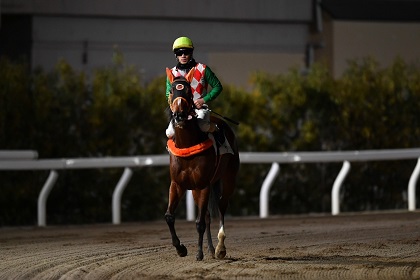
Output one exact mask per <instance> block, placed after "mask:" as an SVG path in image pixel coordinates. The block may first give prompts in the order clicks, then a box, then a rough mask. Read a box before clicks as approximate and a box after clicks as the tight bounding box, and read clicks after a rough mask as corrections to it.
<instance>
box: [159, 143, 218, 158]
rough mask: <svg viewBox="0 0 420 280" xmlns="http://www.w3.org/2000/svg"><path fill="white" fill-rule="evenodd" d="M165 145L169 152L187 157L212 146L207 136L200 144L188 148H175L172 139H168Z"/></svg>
mask: <svg viewBox="0 0 420 280" xmlns="http://www.w3.org/2000/svg"><path fill="white" fill-rule="evenodd" d="M167 145H168V149H169V152H171V154H173V155H175V156H177V157H189V156H192V155H195V154H198V153H201V152H202V151H205V150H207V149H208V148H210V147H211V146H213V141H212V140H211V139H210V138H209V139H207V140H206V141H204V142H202V143H200V144H197V145H194V146H191V147H188V148H177V147H175V142H174V140H172V139H168V142H167Z"/></svg>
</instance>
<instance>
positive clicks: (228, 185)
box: [215, 174, 236, 259]
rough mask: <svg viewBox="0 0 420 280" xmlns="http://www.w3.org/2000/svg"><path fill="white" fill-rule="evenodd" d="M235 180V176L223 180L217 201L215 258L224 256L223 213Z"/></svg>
mask: <svg viewBox="0 0 420 280" xmlns="http://www.w3.org/2000/svg"><path fill="white" fill-rule="evenodd" d="M235 180H236V175H234V174H229V175H227V177H226V178H224V179H223V181H222V182H223V184H222V195H221V196H220V200H219V216H220V225H219V233H218V234H217V239H218V241H219V242H218V243H217V246H216V252H215V254H216V258H218V259H223V258H224V257H225V256H226V247H225V238H226V234H225V213H226V209H227V207H228V204H229V198H230V196H231V195H232V194H233V191H234V189H235Z"/></svg>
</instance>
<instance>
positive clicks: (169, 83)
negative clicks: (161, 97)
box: [166, 77, 171, 101]
mask: <svg viewBox="0 0 420 280" xmlns="http://www.w3.org/2000/svg"><path fill="white" fill-rule="evenodd" d="M170 92H171V82H170V81H169V79H168V77H166V101H168V99H169V93H170Z"/></svg>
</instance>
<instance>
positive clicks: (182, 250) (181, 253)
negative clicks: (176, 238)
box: [176, 244, 188, 257]
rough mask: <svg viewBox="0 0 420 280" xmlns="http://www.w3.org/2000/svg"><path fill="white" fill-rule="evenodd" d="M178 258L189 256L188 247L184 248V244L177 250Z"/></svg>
mask: <svg viewBox="0 0 420 280" xmlns="http://www.w3.org/2000/svg"><path fill="white" fill-rule="evenodd" d="M176 251H177V253H178V256H180V257H185V256H186V255H187V254H188V250H187V247H185V246H184V244H181V245H180V246H179V248H177V249H176Z"/></svg>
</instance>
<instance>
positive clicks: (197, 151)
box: [165, 71, 239, 260]
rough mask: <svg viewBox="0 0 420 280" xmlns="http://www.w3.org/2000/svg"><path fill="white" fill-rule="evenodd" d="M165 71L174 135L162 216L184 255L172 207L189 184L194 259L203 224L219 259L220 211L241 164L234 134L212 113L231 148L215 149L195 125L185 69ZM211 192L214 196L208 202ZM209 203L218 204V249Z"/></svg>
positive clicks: (222, 254) (221, 247)
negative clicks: (179, 72) (193, 208)
mask: <svg viewBox="0 0 420 280" xmlns="http://www.w3.org/2000/svg"><path fill="white" fill-rule="evenodd" d="M167 72H168V71H167ZM169 73H170V71H169ZM169 73H168V77H170V81H171V84H172V90H171V94H170V97H169V106H170V109H171V122H172V123H173V126H174V129H175V136H174V139H173V140H174V141H173V142H172V139H169V140H168V148H169V151H170V176H171V184H170V187H169V203H168V209H167V211H166V214H165V219H166V222H167V224H168V226H169V230H170V233H171V236H172V245H174V246H175V248H176V250H177V253H178V255H179V256H181V257H184V256H186V255H187V248H186V247H185V246H184V245H183V244H181V242H180V240H179V238H178V236H177V234H176V231H175V216H174V212H175V209H176V208H177V206H178V203H179V201H180V200H181V199H182V197H183V196H184V194H185V192H186V191H187V190H192V194H193V197H194V201H195V204H196V205H197V206H198V215H197V219H196V228H197V232H198V251H197V255H196V259H197V260H202V259H203V257H204V254H203V236H204V232H205V231H206V229H207V242H208V251H209V253H210V254H211V255H212V257H213V258H214V257H215V256H216V257H217V258H219V259H222V258H224V257H225V256H226V247H225V244H224V240H225V237H226V235H225V231H224V216H225V212H226V209H227V206H228V202H229V197H230V196H231V195H232V193H233V191H234V189H235V182H236V175H237V173H238V170H239V154H238V149H237V144H236V140H235V135H234V133H233V131H232V129H231V128H230V127H229V126H228V125H227V124H226V123H225V122H224V121H223V120H222V119H220V118H214V117H213V116H212V121H213V122H216V123H217V125H218V126H219V127H222V126H223V128H224V131H225V135H226V139H227V140H228V142H229V143H230V145H231V147H232V150H233V154H232V153H227V154H223V155H218V153H216V151H215V149H214V148H213V145H212V141H211V140H210V139H209V138H208V135H207V133H204V132H202V131H201V130H200V128H199V127H198V124H197V119H196V117H195V116H194V103H193V96H192V92H191V87H190V82H189V81H190V80H189V79H191V77H192V74H191V73H189V75H187V76H186V78H184V77H181V78H174V77H173V76H172V73H170V76H169ZM213 198H214V200H215V201H214V202H213V203H212V199H213ZM208 206H209V207H208ZM213 206H214V207H217V208H218V213H219V218H220V225H219V233H218V235H217V237H218V241H219V242H218V244H217V246H216V250H215V249H214V246H213V242H212V238H211V233H210V220H211V219H210V211H209V210H212V209H211V208H212V207H213ZM209 208H210V209H209ZM216 212H217V210H216Z"/></svg>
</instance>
